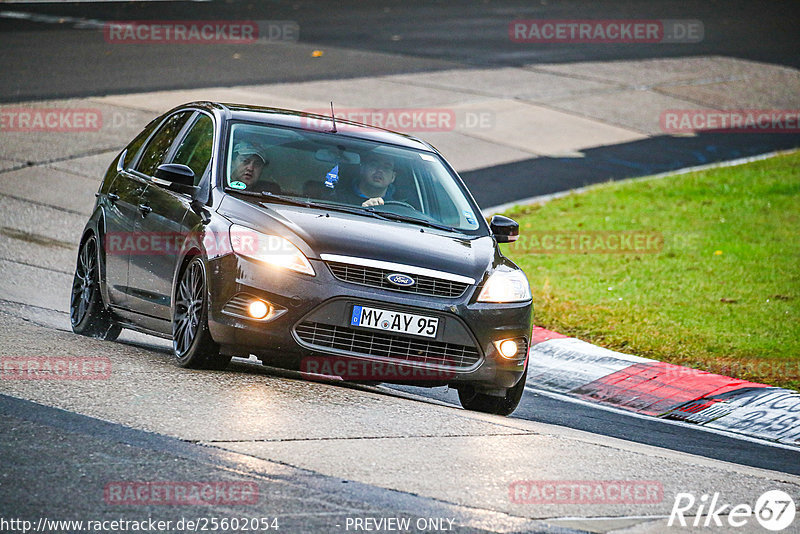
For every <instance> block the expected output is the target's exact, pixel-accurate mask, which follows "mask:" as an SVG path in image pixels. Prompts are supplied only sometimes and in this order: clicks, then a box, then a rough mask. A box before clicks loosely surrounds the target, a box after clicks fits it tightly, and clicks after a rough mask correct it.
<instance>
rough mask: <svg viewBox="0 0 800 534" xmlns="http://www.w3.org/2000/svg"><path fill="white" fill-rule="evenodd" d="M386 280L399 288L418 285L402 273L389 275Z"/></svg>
mask: <svg viewBox="0 0 800 534" xmlns="http://www.w3.org/2000/svg"><path fill="white" fill-rule="evenodd" d="M386 279H387V280H388V281H389V282H391V283H392V284H394V285H396V286H398V287H411V286H413V285H414V284H416V283H417V282H416V280H414V279H413V278H411V277H410V276H406V275H404V274H400V273H392V274H387V275H386Z"/></svg>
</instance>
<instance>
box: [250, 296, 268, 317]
mask: <svg viewBox="0 0 800 534" xmlns="http://www.w3.org/2000/svg"><path fill="white" fill-rule="evenodd" d="M247 313H249V314H250V317H252V318H253V319H263V318H264V317H266V316H267V314H268V313H269V305H268V304H267V303H266V302H264V301H263V300H254V301H253V302H251V303H250V306H248V307H247Z"/></svg>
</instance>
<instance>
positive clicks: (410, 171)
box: [225, 123, 480, 233]
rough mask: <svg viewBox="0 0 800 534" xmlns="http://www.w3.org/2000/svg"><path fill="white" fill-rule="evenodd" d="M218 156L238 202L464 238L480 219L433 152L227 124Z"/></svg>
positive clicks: (229, 187) (341, 137)
mask: <svg viewBox="0 0 800 534" xmlns="http://www.w3.org/2000/svg"><path fill="white" fill-rule="evenodd" d="M226 150H227V154H226V163H225V187H226V188H228V189H233V190H237V191H241V192H247V193H249V194H247V195H245V197H244V198H248V199H253V200H254V201H258V202H281V201H282V202H283V203H286V201H287V200H290V199H291V200H299V201H304V202H306V203H309V204H311V205H320V204H323V205H326V206H329V207H330V208H331V209H335V208H337V207H338V208H340V209H342V210H345V209H346V210H347V211H353V212H356V213H359V212H364V213H365V214H367V213H369V214H371V215H374V214H380V215H381V216H382V217H383V218H387V219H393V220H399V221H403V222H407V223H409V224H420V225H424V226H431V227H435V228H447V229H454V230H459V231H462V232H469V233H472V232H474V231H476V230H478V229H479V228H480V223H479V217H480V212H476V208H474V207H473V205H472V203H471V202H470V201H469V200H468V198H467V196H466V194H465V192H464V190H463V188H462V186H461V185H460V184H459V183H458V181H457V180H456V177H455V176H453V174H452V173H451V172H450V171H449V170H448V168H447V167H446V166H445V164H444V163H443V161H442V160H441V158H440V157H439V156H438V155H437V154H435V153H433V152H426V151H419V150H413V149H409V148H403V147H399V146H395V145H387V144H381V143H376V142H372V141H367V140H363V139H355V138H350V137H346V136H342V135H336V134H331V133H323V132H313V131H308V130H300V129H293V128H283V127H277V126H268V125H259V124H252V123H233V125H232V127H231V133H230V136H229V139H228V144H227V147H226ZM253 193H261V194H259V195H253Z"/></svg>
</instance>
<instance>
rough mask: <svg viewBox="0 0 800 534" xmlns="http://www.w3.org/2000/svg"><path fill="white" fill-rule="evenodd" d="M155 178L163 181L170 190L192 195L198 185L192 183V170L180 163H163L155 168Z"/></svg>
mask: <svg viewBox="0 0 800 534" xmlns="http://www.w3.org/2000/svg"><path fill="white" fill-rule="evenodd" d="M155 178H157V179H158V180H161V181H163V182H164V184H163V185H164V186H165V187H166V188H167V189H169V190H170V191H175V192H176V193H183V194H185V195H189V196H192V197H193V196H194V194H195V193H196V192H197V190H198V187H197V186H196V185H194V171H193V170H192V169H190V168H189V167H187V166H186V165H181V164H180V163H164V164H163V165H159V166H158V168H157V169H156V173H155Z"/></svg>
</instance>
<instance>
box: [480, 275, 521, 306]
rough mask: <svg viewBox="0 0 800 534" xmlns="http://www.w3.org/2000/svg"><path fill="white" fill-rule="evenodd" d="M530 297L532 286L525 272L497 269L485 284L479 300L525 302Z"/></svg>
mask: <svg viewBox="0 0 800 534" xmlns="http://www.w3.org/2000/svg"><path fill="white" fill-rule="evenodd" d="M530 298H531V286H530V284H528V279H527V278H526V277H525V273H523V272H522V271H519V270H515V271H495V272H494V273H493V274H492V275H491V276H490V277H489V279H488V280H487V281H486V284H484V286H483V290H482V291H481V294H480V296H478V302H523V301H526V300H530Z"/></svg>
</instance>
